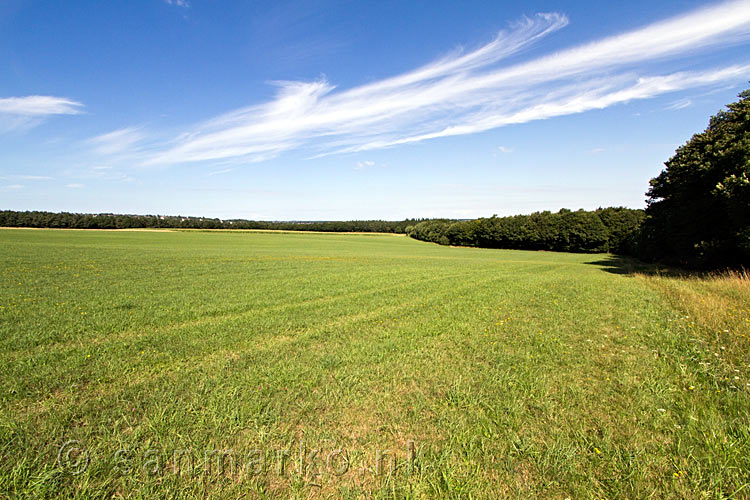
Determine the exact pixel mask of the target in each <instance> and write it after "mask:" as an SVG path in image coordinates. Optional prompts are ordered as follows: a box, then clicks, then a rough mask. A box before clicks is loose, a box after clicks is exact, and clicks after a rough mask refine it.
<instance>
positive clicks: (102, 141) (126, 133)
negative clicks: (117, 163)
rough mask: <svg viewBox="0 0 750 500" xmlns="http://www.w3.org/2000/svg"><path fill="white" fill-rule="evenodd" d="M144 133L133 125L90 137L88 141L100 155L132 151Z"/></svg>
mask: <svg viewBox="0 0 750 500" xmlns="http://www.w3.org/2000/svg"><path fill="white" fill-rule="evenodd" d="M143 138H144V135H143V134H142V133H141V132H140V131H139V130H138V129H137V128H134V127H128V128H121V129H118V130H114V131H112V132H108V133H106V134H102V135H99V136H96V137H92V138H91V139H89V140H88V142H89V143H90V144H91V145H93V146H94V151H95V152H97V153H99V154H102V155H113V154H118V153H127V152H133V150H134V149H135V146H136V144H137V143H138V142H139V141H141V140H143Z"/></svg>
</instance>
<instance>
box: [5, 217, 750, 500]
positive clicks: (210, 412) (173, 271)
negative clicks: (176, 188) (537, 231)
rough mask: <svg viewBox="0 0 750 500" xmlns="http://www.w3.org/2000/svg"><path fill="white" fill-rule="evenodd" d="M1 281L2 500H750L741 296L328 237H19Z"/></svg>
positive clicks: (563, 265) (586, 267)
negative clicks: (315, 499) (221, 453)
mask: <svg viewBox="0 0 750 500" xmlns="http://www.w3.org/2000/svg"><path fill="white" fill-rule="evenodd" d="M597 261H599V262H598V263H597ZM592 262H594V263H593V264H592ZM0 268H1V270H2V274H1V276H0V352H2V357H1V361H0V389H1V391H2V392H1V393H2V395H3V396H2V403H1V406H0V459H1V460H0V496H3V495H7V496H13V497H15V496H40V497H41V496H57V495H59V496H60V497H65V498H68V497H71V496H79V497H91V496H99V495H113V494H119V495H122V496H132V497H143V498H153V497H155V496H185V497H192V496H203V495H207V494H208V495H212V496H215V497H221V498H238V497H240V496H241V495H246V498H257V497H261V498H264V497H269V498H275V497H279V498H288V497H293V498H294V497H297V498H307V497H309V496H310V495H322V497H326V496H329V497H346V498H349V497H351V498H356V497H360V496H362V494H367V495H368V496H382V497H393V496H396V497H413V498H435V497H438V496H439V497H443V498H469V497H471V498H498V497H509V498H513V497H519V498H528V497H530V496H541V497H545V498H566V497H571V498H646V497H649V496H653V497H654V498H669V497H673V498H686V497H691V498H703V497H706V498H721V497H722V496H729V495H732V494H734V495H735V498H741V497H745V496H747V495H750V489H748V487H747V486H745V485H747V484H748V481H750V479H749V478H748V470H750V458H749V457H750V449H749V448H750V446H749V444H748V436H749V435H750V427H749V425H748V424H750V422H749V420H750V417H749V416H748V403H749V398H748V394H750V392H749V389H750V387H748V385H747V382H748V381H750V378H748V376H750V369H748V364H747V363H748V356H747V354H748V346H749V345H750V344H749V343H748V338H747V335H748V334H749V330H750V329H749V328H748V324H749V321H750V320H749V319H748V318H750V310H748V304H749V303H750V288H749V287H748V282H747V280H740V279H726V280H724V281H722V280H697V279H677V278H662V277H648V276H632V275H624V274H617V273H616V272H612V271H617V269H616V268H612V267H611V266H608V265H607V263H606V258H605V257H604V256H591V255H573V254H555V253H538V252H537V253H535V252H521V251H498V250H481V249H464V248H447V247H440V246H436V245H429V244H425V243H420V242H417V241H413V240H410V239H407V238H405V237H394V236H384V235H328V234H265V233H240V234H232V233H197V232H152V233H138V232H123V233H113V232H74V231H22V230H3V231H0ZM701 301H703V302H701ZM706 301H708V302H709V304H708V305H707V303H706ZM714 311H719V312H714ZM724 330H728V332H725V331H724ZM735 377H737V378H735ZM71 439H74V440H78V441H79V443H78V444H77V445H75V446H73V447H74V448H75V447H76V446H77V447H80V448H85V449H86V451H87V454H88V458H89V462H88V466H87V467H86V468H85V470H83V471H82V472H81V473H80V474H75V472H77V471H78V469H76V468H75V467H74V466H75V465H76V463H75V462H76V460H77V459H78V458H81V455H79V454H78V452H77V451H76V450H72V451H71V453H70V455H66V453H67V452H65V451H64V452H63V453H62V455H60V456H61V458H62V459H61V460H57V458H58V455H59V449H60V447H61V445H63V443H65V442H66V441H67V440H71ZM410 441H413V442H414V444H415V455H416V458H415V459H414V460H411V459H410V455H411V454H410V452H409V446H410V445H409V442H410ZM300 445H302V446H303V448H304V450H305V452H304V453H303V455H304V456H306V457H307V458H306V459H305V460H304V462H305V466H304V467H303V470H302V473H300V470H299V462H300V459H299V455H300V451H299V450H300ZM118 449H125V450H127V451H121V452H119V454H116V453H117V450H118ZM312 449H320V450H321V451H320V452H319V453H318V455H317V456H316V457H314V458H312V459H311V458H310V456H309V455H308V452H309V450H312ZM338 449H344V450H346V454H347V455H346V456H347V457H348V469H347V470H346V471H345V472H341V471H343V470H344V466H343V465H342V464H344V463H345V462H344V461H343V458H342V455H340V454H336V453H335V450H338ZM176 450H187V451H178V452H177V455H175V451H176ZM211 450H226V453H227V454H226V456H225V457H224V460H223V464H224V468H223V470H219V468H218V467H217V464H216V462H217V458H216V457H215V456H212V455H211V454H210V451H211ZM228 450H231V451H228ZM284 450H289V457H287V458H286V459H285V464H286V467H285V470H284V471H283V473H282V472H280V471H279V470H278V463H279V461H280V460H279V454H281V455H282V458H283V454H284V453H285V451H284ZM383 450H390V455H388V454H385V455H384V456H385V457H386V458H385V459H383V460H381V466H382V467H381V468H380V469H378V467H376V462H377V460H376V456H377V454H378V453H379V452H381V453H382V452H383ZM207 452H209V454H208V455H207V454H206V453H207ZM329 455H330V460H331V462H330V467H327V466H326V457H328V456H329ZM261 456H264V460H263V463H264V464H265V466H266V469H267V470H265V471H263V472H260V473H256V472H257V468H258V467H257V462H259V457H261ZM393 456H395V458H396V466H397V467H396V469H395V470H393V471H390V470H389V466H391V465H392V462H391V461H390V458H389V457H393ZM66 457H67V458H68V460H67V461H66ZM232 459H234V464H233V462H232ZM80 463H83V462H80ZM232 465H234V467H232ZM190 466H192V469H191V467H190ZM243 466H244V467H243ZM337 467H340V469H339V470H338V472H337V471H336V470H335V469H336V468H337ZM743 488H744V489H743Z"/></svg>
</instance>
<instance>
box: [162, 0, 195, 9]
mask: <svg viewBox="0 0 750 500" xmlns="http://www.w3.org/2000/svg"><path fill="white" fill-rule="evenodd" d="M164 1H165V2H166V3H167V4H168V5H174V6H176V7H182V8H184V9H187V8H189V7H190V2H188V0H164Z"/></svg>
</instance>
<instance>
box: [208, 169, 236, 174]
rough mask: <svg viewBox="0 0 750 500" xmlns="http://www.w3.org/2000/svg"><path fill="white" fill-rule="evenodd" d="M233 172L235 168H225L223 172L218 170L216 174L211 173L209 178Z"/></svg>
mask: <svg viewBox="0 0 750 500" xmlns="http://www.w3.org/2000/svg"><path fill="white" fill-rule="evenodd" d="M233 170H234V169H233V168H223V169H221V170H216V171H214V172H209V173H208V175H209V176H214V175H222V174H228V173H229V172H232V171H233Z"/></svg>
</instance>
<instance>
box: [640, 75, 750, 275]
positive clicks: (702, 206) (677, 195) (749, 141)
mask: <svg viewBox="0 0 750 500" xmlns="http://www.w3.org/2000/svg"><path fill="white" fill-rule="evenodd" d="M665 165H666V169H664V171H662V172H661V174H659V176H658V177H656V178H654V179H652V180H651V189H650V190H649V191H648V193H646V194H647V196H648V197H649V199H648V207H647V208H646V220H645V222H644V226H643V238H642V245H641V252H640V255H641V256H642V257H643V258H646V259H649V260H658V261H662V262H670V263H673V264H677V265H680V266H684V267H700V268H718V267H742V266H744V267H747V266H749V265H750V90H746V91H744V92H742V93H741V94H739V100H738V101H737V102H734V103H732V104H729V105H727V110H724V111H720V112H719V113H718V114H716V115H715V116H712V117H711V119H710V121H709V124H708V128H706V130H704V131H703V132H702V133H700V134H695V135H694V136H693V137H692V138H691V139H690V140H689V141H688V142H687V143H685V144H684V145H683V146H681V147H680V148H679V149H677V151H676V152H675V155H674V156H673V157H672V158H670V159H669V160H668V161H667V162H666V163H665Z"/></svg>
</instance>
